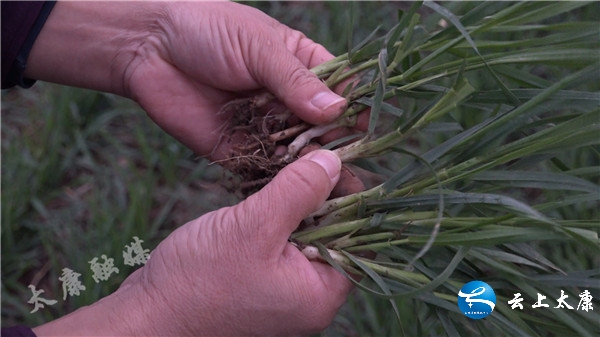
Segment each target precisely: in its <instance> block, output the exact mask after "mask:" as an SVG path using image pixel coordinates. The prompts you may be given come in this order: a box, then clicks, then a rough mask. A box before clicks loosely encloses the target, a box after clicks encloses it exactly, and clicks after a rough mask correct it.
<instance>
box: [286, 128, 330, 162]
mask: <svg viewBox="0 0 600 337" xmlns="http://www.w3.org/2000/svg"><path fill="white" fill-rule="evenodd" d="M338 127H340V124H339V123H332V124H326V125H318V126H315V127H312V128H310V129H308V130H306V131H304V132H303V133H301V134H300V135H298V137H296V139H294V141H293V142H291V143H290V145H288V156H290V157H294V156H296V155H297V154H298V152H300V150H301V149H302V148H303V147H305V146H306V145H308V143H310V141H311V140H312V139H314V138H317V137H320V136H322V135H324V134H326V133H327V132H329V131H331V130H333V129H335V128H338Z"/></svg>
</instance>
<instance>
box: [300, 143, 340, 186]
mask: <svg viewBox="0 0 600 337" xmlns="http://www.w3.org/2000/svg"><path fill="white" fill-rule="evenodd" d="M304 158H305V159H308V160H310V161H312V162H315V163H317V164H319V165H320V166H321V167H322V168H323V169H325V172H327V175H328V176H329V179H331V181H333V182H337V180H338V178H339V177H340V170H341V169H342V161H341V160H340V158H339V157H338V156H337V155H336V154H335V153H333V152H332V151H329V150H316V151H313V152H309V153H308V154H307V155H306V156H304Z"/></svg>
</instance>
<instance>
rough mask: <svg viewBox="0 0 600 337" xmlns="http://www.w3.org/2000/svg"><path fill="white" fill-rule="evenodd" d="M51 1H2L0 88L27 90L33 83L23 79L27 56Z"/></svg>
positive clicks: (44, 20)
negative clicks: (0, 69)
mask: <svg viewBox="0 0 600 337" xmlns="http://www.w3.org/2000/svg"><path fill="white" fill-rule="evenodd" d="M53 7H54V1H35V2H33V1H2V89H5V88H10V87H12V86H15V85H19V86H21V87H24V88H29V87H31V86H32V85H33V83H35V80H32V79H28V78H23V72H24V71H25V67H26V66H27V57H28V56H29V52H30V51H31V47H32V46H33V43H34V42H35V39H36V38H37V36H38V34H39V33H40V31H41V30H42V27H43V26H44V23H45V22H46V19H47V18H48V16H49V15H50V12H51V11H52V8H53Z"/></svg>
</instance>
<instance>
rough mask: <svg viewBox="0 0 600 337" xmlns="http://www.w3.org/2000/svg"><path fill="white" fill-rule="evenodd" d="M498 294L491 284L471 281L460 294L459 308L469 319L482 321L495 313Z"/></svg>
mask: <svg viewBox="0 0 600 337" xmlns="http://www.w3.org/2000/svg"><path fill="white" fill-rule="evenodd" d="M495 306H496V294H495V293H494V289H492V287H490V285H489V284H487V283H485V282H481V281H471V282H469V283H467V284H465V285H464V286H463V287H462V288H461V289H460V291H459V292H458V308H459V309H460V311H461V312H462V313H463V314H464V315H465V316H467V317H469V318H472V319H482V318H484V317H487V316H488V315H489V314H491V313H492V311H494V307H495Z"/></svg>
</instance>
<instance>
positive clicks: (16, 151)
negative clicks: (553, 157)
mask: <svg viewBox="0 0 600 337" xmlns="http://www.w3.org/2000/svg"><path fill="white" fill-rule="evenodd" d="M249 4H250V5H252V6H255V7H258V8H260V9H261V10H263V11H265V12H267V13H268V14H269V15H271V16H273V17H275V18H276V19H278V20H280V21H281V22H283V23H285V24H287V25H289V26H291V27H293V28H295V29H298V30H301V31H303V32H304V33H305V34H306V35H307V36H309V37H310V38H312V39H313V40H315V41H317V42H319V43H321V44H323V45H324V46H326V47H327V48H328V49H329V50H330V51H331V52H332V53H333V54H334V55H338V54H340V53H344V52H346V51H347V48H348V43H349V40H352V41H354V43H356V42H357V41H360V40H362V39H363V38H365V37H366V36H367V35H368V34H369V33H370V32H371V31H373V29H375V27H377V26H378V25H381V27H382V31H386V30H387V29H388V28H390V27H392V26H393V24H395V23H396V22H397V18H396V12H397V9H399V8H405V7H407V6H410V4H406V3H402V2H361V3H356V2H331V3H329V2H328V3H325V2H285V3H278V2H252V3H249ZM445 6H447V7H448V8H451V9H452V8H453V7H458V6H472V4H469V3H462V4H461V3H449V4H445ZM598 7H599V6H597V5H596V6H587V7H585V9H586V11H584V12H580V13H579V14H578V15H581V16H582V17H586V18H587V19H592V15H594V12H595V13H596V14H597V13H598ZM456 10H457V11H459V8H456ZM422 14H423V15H424V16H426V19H427V20H431V21H432V22H437V21H438V20H439V19H440V17H439V16H438V15H436V14H434V13H427V12H424V13H422ZM349 32H352V35H349ZM574 160H576V158H574ZM228 181H229V176H228V174H227V173H226V172H224V171H223V170H222V169H221V168H220V167H219V166H217V165H211V164H210V163H209V162H208V161H207V160H205V159H201V158H196V156H195V155H194V154H193V153H192V152H191V151H190V150H188V149H187V148H185V147H184V146H183V145H181V144H179V143H178V142H177V141H175V140H174V139H173V138H172V137H170V136H169V135H167V134H165V133H164V132H163V131H162V130H161V129H159V128H158V127H157V126H156V125H154V124H153V122H152V121H150V119H149V118H148V117H147V116H146V115H145V113H144V112H143V111H142V110H141V109H140V108H139V107H137V106H136V105H135V104H134V103H133V102H131V101H129V100H127V99H124V98H121V97H117V96H114V95H109V94H104V93H98V92H93V91H88V90H82V89H76V88H69V87H64V86H58V85H53V84H49V83H37V84H36V85H35V86H34V87H33V88H31V89H29V90H23V89H11V90H6V91H3V92H2V208H1V216H2V242H1V243H2V256H1V258H2V294H1V295H2V326H11V325H14V324H26V325H30V326H35V325H38V324H41V323H43V322H46V321H48V320H51V319H54V318H57V317H60V316H62V315H64V314H66V313H69V312H71V311H73V310H75V309H77V308H80V307H82V306H84V305H88V304H91V303H93V302H95V301H96V300H98V299H99V298H102V297H104V296H106V295H108V294H110V293H111V292H112V291H114V290H115V289H116V288H117V287H118V286H119V284H120V283H121V282H122V281H123V280H124V279H125V278H126V277H127V275H129V274H130V273H131V272H132V271H133V270H134V269H135V267H129V266H125V265H124V264H123V259H122V251H123V250H124V247H125V245H127V244H129V243H130V242H131V241H132V238H133V236H137V237H139V238H140V239H141V240H143V241H144V243H143V246H144V248H148V249H153V248H154V247H155V246H156V245H157V244H158V242H160V241H161V240H162V239H163V238H164V237H165V236H167V235H168V234H169V233H170V232H171V231H172V230H173V229H174V228H176V227H178V226H180V225H183V224H184V223H186V222H187V221H189V220H191V219H194V218H196V217H198V216H200V215H202V214H204V213H206V212H208V211H211V210H214V209H217V208H220V207H223V206H227V205H232V204H235V203H236V202H237V201H238V200H239V199H238V197H236V195H235V193H234V192H233V191H232V190H231V186H229V184H228ZM568 249H574V248H573V247H567V248H565V251H563V252H562V253H564V254H571V253H574V252H569V251H567V250H568ZM102 254H105V255H107V257H110V258H114V259H115V265H116V267H118V268H119V270H120V271H119V273H118V274H116V275H112V276H111V277H110V279H109V280H108V281H104V282H100V283H99V284H96V283H95V282H94V281H93V279H92V272H91V271H90V270H89V263H88V261H90V260H91V259H92V258H94V257H98V258H100V255H102ZM575 267H576V266H575ZM63 268H70V269H72V270H74V271H76V272H79V273H81V274H82V280H83V283H84V285H85V286H86V288H87V289H86V290H85V291H84V292H82V294H81V295H80V296H70V297H68V298H67V300H66V301H63V300H62V288H61V284H60V282H59V280H58V278H59V277H60V274H61V271H62V269H63ZM29 284H34V285H35V286H36V287H37V289H43V290H44V291H45V293H44V294H43V295H42V297H45V298H48V299H56V300H58V303H57V304H55V305H53V306H48V307H46V308H44V309H41V310H40V311H38V312H36V313H34V314H30V313H29V312H30V311H31V310H32V305H30V304H27V300H28V299H29V298H30V297H31V292H30V290H29V289H28V288H27V286H28V285H29ZM414 304H415V302H413V301H408V300H407V301H406V303H402V300H398V307H399V308H400V314H401V315H402V316H403V317H406V318H407V319H409V318H410V317H414V316H415V315H419V308H418V306H417V307H416V306H414ZM397 329H398V325H397V323H396V322H395V317H394V314H393V311H392V310H390V306H389V302H387V301H386V300H382V299H378V298H373V297H372V296H366V295H365V294H363V293H361V292H359V291H355V292H354V293H353V294H352V295H351V296H350V297H349V299H348V303H347V304H346V305H345V306H344V308H343V309H342V310H341V311H340V314H339V315H338V316H337V317H336V319H335V321H334V323H333V324H332V325H331V326H330V327H329V328H328V329H327V330H326V331H325V332H324V335H326V336H365V335H372V336H392V335H397Z"/></svg>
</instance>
